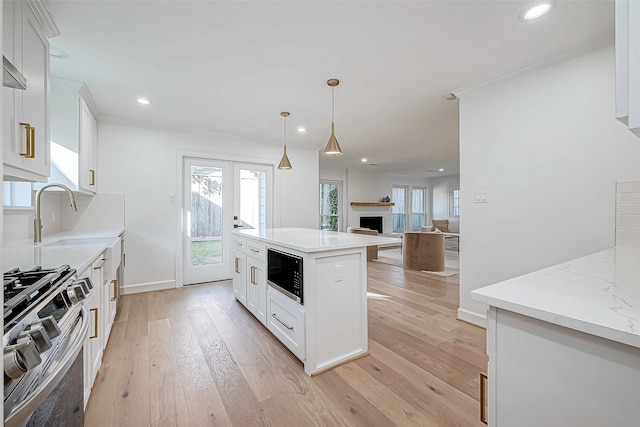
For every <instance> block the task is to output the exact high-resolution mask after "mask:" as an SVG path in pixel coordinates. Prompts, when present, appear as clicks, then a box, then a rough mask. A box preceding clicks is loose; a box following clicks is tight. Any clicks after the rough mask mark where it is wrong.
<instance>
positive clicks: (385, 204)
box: [351, 202, 395, 206]
mask: <svg viewBox="0 0 640 427" xmlns="http://www.w3.org/2000/svg"><path fill="white" fill-rule="evenodd" d="M394 205H395V203H393V202H351V206H394Z"/></svg>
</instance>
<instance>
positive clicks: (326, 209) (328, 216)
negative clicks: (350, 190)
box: [320, 183, 340, 231]
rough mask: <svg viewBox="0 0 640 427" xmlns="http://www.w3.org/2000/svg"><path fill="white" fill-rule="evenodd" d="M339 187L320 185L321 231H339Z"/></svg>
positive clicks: (336, 185) (335, 185)
mask: <svg viewBox="0 0 640 427" xmlns="http://www.w3.org/2000/svg"><path fill="white" fill-rule="evenodd" d="M338 202H339V185H338V184H327V183H322V184H320V222H321V224H320V229H321V230H330V231H338V228H339V220H340V217H339V215H338V211H339V205H338Z"/></svg>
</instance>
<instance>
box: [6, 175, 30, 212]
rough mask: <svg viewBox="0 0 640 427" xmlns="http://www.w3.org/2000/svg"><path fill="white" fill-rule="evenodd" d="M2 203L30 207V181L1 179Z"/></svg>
mask: <svg viewBox="0 0 640 427" xmlns="http://www.w3.org/2000/svg"><path fill="white" fill-rule="evenodd" d="M2 204H3V205H4V206H14V207H31V183H30V182H19V181H3V182H2Z"/></svg>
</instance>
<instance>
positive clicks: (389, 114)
mask: <svg viewBox="0 0 640 427" xmlns="http://www.w3.org/2000/svg"><path fill="white" fill-rule="evenodd" d="M531 3H532V2H531V1H519V0H511V1H504V0H503V1H484V0H474V1H455V0H447V1H413V2H401V1H362V2H352V1H317V2H308V1H290V2H276V1H257V2H246V1H228V2H222V1H187V0H181V1H146V0H137V1H113V0H112V1H95V0H84V1H77V0H75V1H63V0H49V1H48V5H49V9H50V10H51V13H52V15H53V18H54V20H55V22H56V24H57V25H58V28H59V29H60V33H61V35H60V36H59V37H56V38H54V39H52V40H51V45H52V46H54V47H57V48H60V49H63V50H64V51H65V52H67V53H68V55H69V58H68V59H64V60H61V59H54V58H52V59H51V73H52V75H54V76H57V77H64V78H68V79H72V80H78V81H83V82H85V83H86V84H87V86H88V88H89V91H90V92H91V94H92V95H93V98H94V100H95V102H96V105H97V108H98V113H99V117H100V118H118V119H124V120H127V121H131V122H135V123H146V124H151V125H154V126H170V127H176V128H185V129H194V130H198V131H206V132H213V133H219V134H227V135H237V136H242V137H247V138H252V139H253V138H257V139H259V140H261V141H264V143H265V144H273V143H278V144H281V143H282V142H283V123H282V120H283V119H282V118H281V117H280V112H281V111H289V112H291V116H290V118H289V119H288V120H289V121H288V135H289V144H290V145H305V146H312V147H317V148H321V147H323V146H324V145H325V144H326V142H327V140H328V138H329V132H330V121H331V89H330V88H329V87H328V86H327V84H326V81H327V79H329V78H332V77H335V78H338V79H340V85H339V86H338V87H337V88H336V89H335V105H336V111H335V126H336V136H337V138H338V141H339V142H340V145H341V146H342V149H343V151H344V155H343V156H342V157H339V158H335V157H334V158H322V157H321V160H320V161H321V167H327V168H334V167H335V168H354V169H358V168H359V169H365V170H369V171H371V170H374V169H373V167H372V166H368V165H363V164H361V162H360V158H361V157H367V158H368V159H369V162H371V163H375V164H377V165H378V166H377V167H376V169H375V170H377V171H387V172H396V173H403V174H411V175H423V176H434V175H437V174H435V173H428V172H425V171H426V170H429V169H438V168H444V169H445V172H443V173H441V174H455V173H458V164H459V162H458V154H459V150H458V101H447V100H445V99H444V96H445V95H446V94H447V93H449V92H452V91H455V90H457V89H459V88H463V87H467V86H469V85H473V84H477V83H480V82H483V81H486V80H488V79H491V78H494V77H497V76H500V75H502V74H505V73H507V72H510V71H513V70H516V69H519V68H522V67H526V66H529V65H532V64H535V63H538V62H540V61H544V60H547V59H550V58H554V57H557V56H559V55H564V54H567V53H568V52H571V51H574V50H576V49H581V48H585V47H587V46H590V45H594V44H598V43H602V42H606V41H607V40H613V30H614V18H613V11H614V4H613V0H600V1H571V0H559V1H558V2H557V5H556V7H555V8H554V9H553V10H552V12H551V13H550V14H548V15H546V16H545V17H543V18H541V19H540V20H539V21H533V22H527V23H523V22H520V21H519V20H518V19H517V17H518V14H519V13H520V12H521V11H522V10H523V9H524V8H525V7H526V6H527V5H529V4H531ZM138 96H146V97H148V98H150V99H151V100H152V102H153V103H152V104H151V105H149V106H146V107H145V106H141V105H139V104H136V103H135V102H134V100H135V98H136V97H138ZM298 126H304V127H306V128H307V132H306V133H305V134H299V133H298V132H296V131H295V129H296V128H297V127H298ZM293 166H294V168H295V164H294V165H293Z"/></svg>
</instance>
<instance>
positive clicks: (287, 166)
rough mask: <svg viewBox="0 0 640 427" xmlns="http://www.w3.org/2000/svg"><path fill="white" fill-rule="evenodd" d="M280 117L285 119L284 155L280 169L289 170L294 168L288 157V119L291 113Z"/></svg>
mask: <svg viewBox="0 0 640 427" xmlns="http://www.w3.org/2000/svg"><path fill="white" fill-rule="evenodd" d="M280 115H281V116H282V117H284V154H283V155H282V159H281V160H280V164H279V165H278V169H282V170H289V169H291V168H292V166H291V162H290V161H289V157H287V117H289V113H287V112H286V111H283V112H282V113H280Z"/></svg>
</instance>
